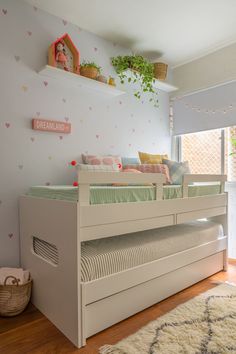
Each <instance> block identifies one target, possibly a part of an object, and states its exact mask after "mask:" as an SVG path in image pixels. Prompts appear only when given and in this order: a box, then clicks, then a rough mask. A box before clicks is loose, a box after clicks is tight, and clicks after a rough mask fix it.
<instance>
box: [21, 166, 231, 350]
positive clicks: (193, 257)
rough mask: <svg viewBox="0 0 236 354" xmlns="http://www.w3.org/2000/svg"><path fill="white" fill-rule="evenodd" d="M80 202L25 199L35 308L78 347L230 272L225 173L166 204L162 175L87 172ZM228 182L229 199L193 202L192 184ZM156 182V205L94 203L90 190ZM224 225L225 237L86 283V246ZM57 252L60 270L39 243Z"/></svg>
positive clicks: (25, 254) (25, 255)
mask: <svg viewBox="0 0 236 354" xmlns="http://www.w3.org/2000/svg"><path fill="white" fill-rule="evenodd" d="M78 180H79V201H78V202H71V201H61V200H51V199H44V198H36V197H30V196H22V197H21V198H20V232H21V265H22V267H24V268H27V269H29V270H30V272H31V275H32V278H33V282H34V285H33V296H32V302H33V303H34V305H35V306H36V307H37V308H38V309H39V310H40V311H41V312H42V313H44V314H45V315H46V316H47V317H48V318H49V319H50V320H51V321H52V322H53V323H54V324H55V325H56V326H57V327H58V328H59V329H60V330H61V331H62V332H63V333H64V334H65V335H66V336H67V337H68V338H69V339H70V340H71V341H72V342H73V343H74V344H75V345H76V346H77V347H81V346H84V345H85V344H86V338H88V337H90V336H91V335H93V334H95V333H97V332H99V331H101V330H103V329H105V328H107V327H109V326H111V325H113V324H115V323H117V322H119V321H121V320H123V319H125V318H127V317H129V316H131V315H133V314H135V313H137V312H139V311H141V310H143V309H145V308H147V307H148V306H151V305H153V304H154V303H157V302H159V301H161V300H163V299H164V298H166V297H168V296H170V295H172V294H174V293H176V292H178V291H180V290H182V289H184V288H186V287H188V286H190V285H192V284H194V283H196V282H198V281H200V280H202V279H204V278H206V277H208V276H210V275H212V274H214V273H216V272H218V271H220V270H222V269H224V270H226V269H227V204H228V203H227V193H225V192H224V183H225V181H226V176H224V175H185V176H184V182H183V198H180V199H172V200H162V198H163V182H164V177H163V175H160V174H155V173H148V174H146V173H143V174H135V173H110V172H105V173H103V172H85V171H81V172H79V176H78ZM217 181H218V182H220V183H221V193H220V194H218V195H208V196H201V197H193V198H188V185H189V184H190V183H191V182H217ZM121 182H126V183H140V184H141V183H154V184H155V185H156V200H154V201H146V202H134V203H114V204H99V205H90V204H89V191H90V184H95V183H98V184H101V183H121ZM200 218H209V219H212V220H215V221H217V222H220V223H221V224H222V225H223V228H224V235H225V236H224V237H222V238H220V239H218V240H214V241H211V242H207V243H205V244H203V245H200V246H196V247H193V248H190V249H188V250H185V251H182V252H178V253H175V254H172V255H170V256H167V257H164V258H161V259H158V260H156V261H153V262H150V263H146V264H143V265H140V266H137V267H135V268H132V269H127V270H125V271H122V272H119V273H115V274H112V275H109V276H107V277H103V278H100V279H97V280H94V281H90V282H86V283H82V282H81V270H80V253H81V247H80V244H81V242H82V241H88V240H93V239H101V238H105V237H110V236H117V235H120V234H127V233H131V232H135V231H141V230H148V229H154V228H158V227H163V226H169V225H176V224H181V223H184V222H188V221H190V220H194V219H200ZM33 236H34V237H38V238H40V239H42V240H44V241H47V242H49V243H51V244H53V245H55V246H56V248H57V250H58V255H59V262H58V265H55V264H52V263H50V262H48V261H45V259H43V258H41V257H39V256H38V255H36V254H35V253H34V251H33V246H32V239H33Z"/></svg>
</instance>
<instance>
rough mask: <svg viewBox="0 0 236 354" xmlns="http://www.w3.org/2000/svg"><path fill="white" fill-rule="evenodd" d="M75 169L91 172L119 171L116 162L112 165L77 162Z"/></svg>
mask: <svg viewBox="0 0 236 354" xmlns="http://www.w3.org/2000/svg"><path fill="white" fill-rule="evenodd" d="M77 169H78V170H79V171H92V172H120V169H119V166H118V165H117V164H113V165H86V164H78V165H77Z"/></svg>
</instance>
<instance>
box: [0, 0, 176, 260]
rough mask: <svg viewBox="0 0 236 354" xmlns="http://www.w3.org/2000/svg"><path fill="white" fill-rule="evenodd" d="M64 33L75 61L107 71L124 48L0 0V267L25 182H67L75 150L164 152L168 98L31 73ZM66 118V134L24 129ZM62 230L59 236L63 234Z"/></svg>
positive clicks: (14, 247) (14, 239)
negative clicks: (36, 121)
mask: <svg viewBox="0 0 236 354" xmlns="http://www.w3.org/2000/svg"><path fill="white" fill-rule="evenodd" d="M66 32H67V33H69V34H70V36H71V37H72V40H73V41H74V43H75V45H76V46H77V47H78V49H79V50H80V54H81V60H83V59H86V60H94V61H95V62H97V63H98V64H99V65H101V66H102V67H103V68H104V70H103V72H104V74H105V75H114V74H115V73H114V71H113V68H112V67H111V65H110V57H111V56H115V55H119V54H121V55H122V54H125V53H128V50H127V49H124V48H121V47H119V46H118V45H116V43H110V42H107V41H105V40H103V39H101V38H99V37H97V36H95V35H93V34H91V33H88V32H86V31H83V30H82V29H81V28H78V27H77V26H74V25H72V24H69V23H66V22H63V20H62V19H60V18H56V17H53V16H51V15H49V14H47V13H45V12H43V11H41V10H39V9H36V8H33V7H32V6H30V5H28V4H26V3H25V2H23V1H19V0H11V1H9V0H0V33H1V36H0V48H1V50H0V78H1V79H0V266H1V265H8V266H14V265H17V264H18V262H19V224H18V204H17V201H18V197H19V196H20V195H21V194H22V193H25V192H26V191H27V190H28V188H29V187H30V186H32V185H44V184H46V183H50V184H66V183H72V181H73V179H74V176H73V170H71V169H69V168H68V162H69V161H71V160H72V159H77V158H78V157H79V156H80V154H81V153H82V152H89V153H101V154H120V155H126V156H136V155H137V151H138V150H139V149H140V150H143V151H149V152H160V153H165V152H167V153H169V152H170V136H169V98H168V95H167V94H166V93H160V95H159V108H158V109H156V108H154V107H153V106H152V104H150V103H149V102H148V99H147V98H145V99H144V100H143V101H140V102H139V101H137V99H136V98H134V97H133V94H132V90H131V89H130V88H129V87H126V89H127V90H128V92H129V93H128V94H126V95H124V96H120V97H117V98H111V97H110V96H103V95H97V94H95V93H94V92H92V91H87V90H85V89H83V88H78V89H75V88H74V87H69V86H68V85H66V86H64V85H63V84H62V83H61V82H58V81H56V80H53V79H49V80H47V82H48V84H47V86H45V84H44V81H45V79H44V78H43V77H41V76H40V75H38V74H37V72H36V71H37V70H38V69H40V68H41V67H42V66H43V65H45V64H46V61H47V59H46V55H47V49H48V47H49V45H50V44H51V42H53V41H54V40H55V39H56V38H57V37H60V36H61V35H63V34H64V33H66ZM35 116H39V117H44V118H49V119H55V120H65V119H67V118H69V121H70V122H71V124H72V134H71V135H67V136H63V138H60V135H59V134H54V133H41V132H36V131H32V130H31V118H32V117H35ZM65 237H66V235H65Z"/></svg>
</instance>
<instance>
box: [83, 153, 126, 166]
mask: <svg viewBox="0 0 236 354" xmlns="http://www.w3.org/2000/svg"><path fill="white" fill-rule="evenodd" d="M82 160H83V163H85V164H88V165H114V164H117V165H118V167H119V169H122V162H121V157H120V156H113V155H104V156H103V155H84V154H82Z"/></svg>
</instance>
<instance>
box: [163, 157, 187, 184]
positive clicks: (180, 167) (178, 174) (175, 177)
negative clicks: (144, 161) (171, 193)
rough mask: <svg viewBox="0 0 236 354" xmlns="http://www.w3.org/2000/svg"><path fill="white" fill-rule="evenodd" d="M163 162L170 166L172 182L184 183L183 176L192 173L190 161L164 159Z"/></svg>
mask: <svg viewBox="0 0 236 354" xmlns="http://www.w3.org/2000/svg"><path fill="white" fill-rule="evenodd" d="M163 163H164V164H165V165H167V166H168V167H169V171H170V178H171V182H172V184H183V176H184V175H185V174H186V173H190V169H189V164H188V161H184V162H177V161H171V160H163Z"/></svg>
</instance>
